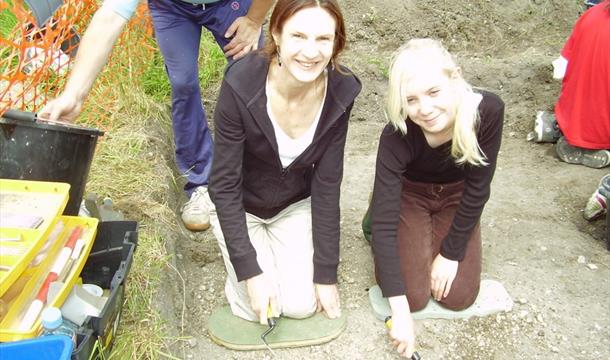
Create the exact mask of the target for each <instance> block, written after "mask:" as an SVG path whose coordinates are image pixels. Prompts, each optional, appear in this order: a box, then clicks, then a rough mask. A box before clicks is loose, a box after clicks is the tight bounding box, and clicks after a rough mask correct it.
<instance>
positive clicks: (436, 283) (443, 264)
mask: <svg viewBox="0 0 610 360" xmlns="http://www.w3.org/2000/svg"><path fill="white" fill-rule="evenodd" d="M458 264H459V263H458V262H457V261H455V260H449V259H447V258H445V257H444V256H442V255H441V254H438V255H437V256H436V258H434V262H433V263H432V272H431V273H430V290H431V292H432V296H433V297H434V299H436V301H440V300H441V299H443V298H446V297H447V296H448V295H449V290H451V285H452V284H453V280H455V275H456V274H457V269H458Z"/></svg>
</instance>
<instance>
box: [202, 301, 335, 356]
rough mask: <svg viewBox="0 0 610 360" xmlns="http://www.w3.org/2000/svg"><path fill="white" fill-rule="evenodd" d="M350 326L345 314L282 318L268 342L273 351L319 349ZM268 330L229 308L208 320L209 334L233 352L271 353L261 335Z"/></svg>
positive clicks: (216, 313) (223, 308)
mask: <svg viewBox="0 0 610 360" xmlns="http://www.w3.org/2000/svg"><path fill="white" fill-rule="evenodd" d="M346 324H347V321H346V316H345V313H343V314H342V315H341V317H340V318H338V319H333V320H330V319H328V318H327V317H326V315H324V314H322V313H316V314H314V315H312V316H310V317H308V318H306V319H291V318H286V317H280V318H279V319H278V320H277V325H276V327H275V329H274V330H273V331H272V332H271V333H269V334H268V335H267V336H266V337H265V339H266V340H267V343H268V344H269V347H271V348H273V349H278V348H287V347H299V346H308V345H318V344H323V343H326V342H329V341H331V340H332V339H334V338H336V337H338V336H339V335H340V334H341V333H342V332H343V330H345V326H346ZM267 329H268V327H267V326H264V325H261V324H259V323H258V322H252V321H247V320H244V319H242V318H239V317H237V316H235V315H233V313H231V308H230V307H229V306H228V305H226V306H223V307H221V308H219V309H216V311H214V312H213V313H212V316H210V319H209V320H208V333H209V334H210V337H211V338H212V340H213V341H214V342H215V343H217V344H219V345H222V346H225V347H227V348H229V349H233V350H262V349H267V347H266V346H265V343H263V340H262V339H261V335H262V334H263V333H264V332H265V330H267Z"/></svg>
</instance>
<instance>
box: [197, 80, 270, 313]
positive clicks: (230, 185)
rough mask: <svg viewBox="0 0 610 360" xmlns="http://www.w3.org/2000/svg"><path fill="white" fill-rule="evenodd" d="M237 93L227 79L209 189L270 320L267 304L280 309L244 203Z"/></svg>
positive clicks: (236, 263) (255, 300)
mask: <svg viewBox="0 0 610 360" xmlns="http://www.w3.org/2000/svg"><path fill="white" fill-rule="evenodd" d="M225 76H226V75H225ZM238 101H239V100H237V97H236V95H235V93H234V92H233V90H232V88H231V86H230V85H229V83H228V82H227V81H223V83H222V86H221V88H220V93H219V95H218V102H217V104H216V110H215V113H214V125H215V132H214V160H213V163H212V172H211V177H210V185H209V193H210V197H211V199H212V201H213V202H214V205H215V207H216V212H217V214H218V220H219V223H220V227H221V229H222V233H223V235H224V238H225V243H226V245H227V250H228V252H229V258H230V260H231V264H232V265H233V269H234V270H235V275H236V276H237V280H238V281H245V284H246V289H247V291H248V297H249V299H250V306H251V307H252V310H253V311H254V313H255V314H257V316H258V319H259V322H260V323H261V324H263V325H266V324H267V308H268V307H269V306H271V308H272V309H277V304H276V295H275V293H274V290H273V286H272V285H271V284H269V282H268V279H267V278H266V277H265V274H264V273H263V271H262V270H261V268H260V266H259V264H258V261H257V260H256V249H255V248H254V246H253V245H252V243H251V242H250V237H249V235H248V227H247V225H246V210H245V209H244V206H243V192H242V177H243V173H242V165H243V157H244V147H245V142H246V135H245V130H244V126H243V123H242V116H241V114H240V113H239V109H238V108H239V106H238Z"/></svg>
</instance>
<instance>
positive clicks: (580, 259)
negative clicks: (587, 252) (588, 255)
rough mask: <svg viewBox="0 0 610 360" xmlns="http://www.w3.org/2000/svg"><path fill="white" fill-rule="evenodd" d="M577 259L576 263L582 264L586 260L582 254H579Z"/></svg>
mask: <svg viewBox="0 0 610 360" xmlns="http://www.w3.org/2000/svg"><path fill="white" fill-rule="evenodd" d="M577 261H578V263H579V264H584V263H585V262H587V259H585V257H584V256H582V255H580V256H579V257H578V260H577Z"/></svg>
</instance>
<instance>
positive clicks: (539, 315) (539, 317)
mask: <svg viewBox="0 0 610 360" xmlns="http://www.w3.org/2000/svg"><path fill="white" fill-rule="evenodd" d="M536 320H538V322H539V323H542V322H544V319H543V318H542V314H538V315H536Z"/></svg>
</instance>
